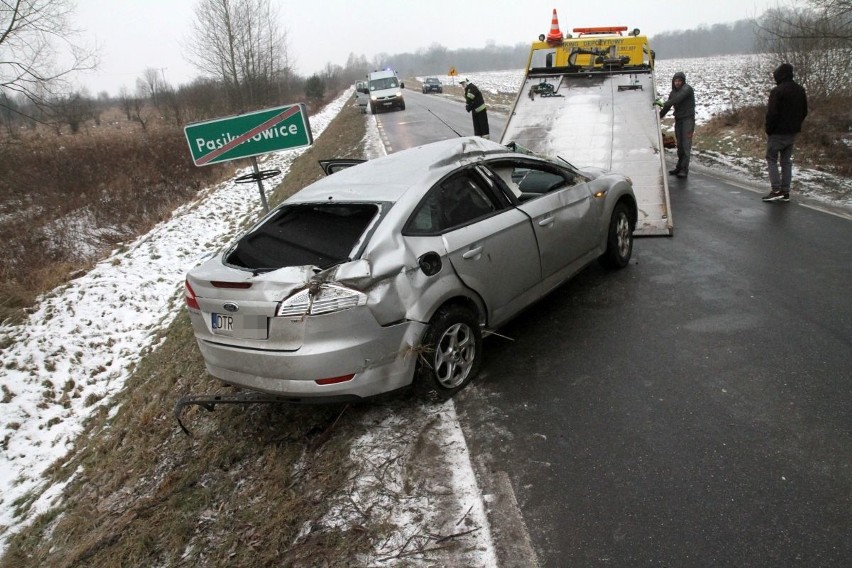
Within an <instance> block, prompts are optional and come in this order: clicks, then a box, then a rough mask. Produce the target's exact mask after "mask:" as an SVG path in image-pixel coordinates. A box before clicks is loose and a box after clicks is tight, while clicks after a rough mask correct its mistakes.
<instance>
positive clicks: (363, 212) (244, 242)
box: [225, 203, 379, 271]
mask: <svg viewBox="0 0 852 568" xmlns="http://www.w3.org/2000/svg"><path fill="white" fill-rule="evenodd" d="M378 212H379V207H378V205H376V204H371V203H355V204H344V203H310V204H294V205H288V206H285V207H283V208H281V209H280V210H279V211H278V212H277V213H276V214H275V215H273V216H272V217H270V218H269V219H267V220H266V221H265V222H264V223H263V224H262V225H260V226H259V227H257V228H255V229H254V230H253V231H251V232H249V233H247V234H246V235H244V236H243V237H242V238H241V239H240V240H239V241H237V243H236V245H234V246H233V247H232V248H231V250H230V251H229V252H228V254H227V255H226V257H225V262H226V263H227V264H231V265H234V266H238V267H242V268H248V269H251V270H262V271H269V270H277V269H279V268H284V267H285V266H317V267H319V268H321V269H325V268H329V267H331V266H334V265H336V264H340V263H341V262H346V261H348V260H350V259H349V255H350V254H352V250H353V249H354V248H355V246H356V244H358V242H359V241H360V240H361V236H362V235H363V234H364V231H366V230H367V227H369V226H370V223H371V221H372V220H373V218H374V217H375V216H376V215H377V214H378Z"/></svg>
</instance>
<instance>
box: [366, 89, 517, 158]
mask: <svg viewBox="0 0 852 568" xmlns="http://www.w3.org/2000/svg"><path fill="white" fill-rule="evenodd" d="M403 96H404V98H405V110H402V111H400V110H392V111H386V112H380V113H378V114H377V115H375V116H376V123H377V124H378V126H379V133H380V135H381V136H382V142H384V144H385V149H386V150H387V152H388V153H389V154H391V153H393V152H396V151H399V150H404V149H406V148H413V147H415V146H420V145H421V144H427V143H429V142H437V141H438V140H446V139H448V138H453V137H455V136H459V135H461V136H473V119H472V118H471V116H470V114H469V113H468V112H467V111H465V109H464V105H463V104H462V103H461V102H459V100H458V99H456V100H453V99H452V98H451V97H449V96H448V95H439V94H434V93H430V94H428V95H424V94H422V93H421V92H420V91H416V90H413V89H405V90H404V91H403ZM488 123H489V126H490V129H491V138H492V139H493V140H499V138H500V134H501V133H502V132H503V128H504V127H505V126H506V117H505V116H503V115H499V114H496V113H491V112H490V113H488Z"/></svg>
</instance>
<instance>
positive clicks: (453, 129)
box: [426, 108, 464, 138]
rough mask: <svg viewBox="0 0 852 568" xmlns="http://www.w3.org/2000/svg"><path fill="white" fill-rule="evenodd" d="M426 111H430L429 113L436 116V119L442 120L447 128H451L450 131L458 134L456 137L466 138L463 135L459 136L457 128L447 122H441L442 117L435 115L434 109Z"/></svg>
mask: <svg viewBox="0 0 852 568" xmlns="http://www.w3.org/2000/svg"><path fill="white" fill-rule="evenodd" d="M426 110H428V111H429V112H430V113H431V114H432V116H434V117H435V118H437V119H438V120H440V121H441V122H443V123H444V126H446V127H447V128H449V129H450V130H452V131H453V132H455V133H456V136H458V137H459V138H464V136H463V135H462V134H459V132H458V130H456V129H455V128H453V127H452V126H450V125H449V124H447V123H446V122H444V121H443V120H441V117H440V116H438V115H437V114H435V113H434V112H432V109H430V108H427V109H426Z"/></svg>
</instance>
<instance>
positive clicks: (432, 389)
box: [415, 305, 482, 400]
mask: <svg viewBox="0 0 852 568" xmlns="http://www.w3.org/2000/svg"><path fill="white" fill-rule="evenodd" d="M481 361H482V333H481V332H480V330H479V321H478V319H477V318H476V316H475V315H474V314H473V312H471V310H469V309H467V308H465V307H462V306H452V305H451V306H445V307H443V308H441V309H440V310H438V312H437V313H436V314H435V316H434V317H433V318H432V321H431V322H430V323H429V328H428V329H427V330H426V334H425V335H424V336H423V342H422V347H421V351H420V354H419V355H418V361H417V370H416V375H415V388H416V389H417V390H418V391H419V392H420V393H421V394H425V395H428V396H430V397H437V398H440V399H444V400H445V399H448V398H450V397H451V396H453V395H454V394H455V393H457V392H458V391H460V390H461V389H463V388H464V387H465V385H467V383H469V382H470V380H471V379H473V377H474V376H476V374H477V373H478V372H479V366H480V364H481Z"/></svg>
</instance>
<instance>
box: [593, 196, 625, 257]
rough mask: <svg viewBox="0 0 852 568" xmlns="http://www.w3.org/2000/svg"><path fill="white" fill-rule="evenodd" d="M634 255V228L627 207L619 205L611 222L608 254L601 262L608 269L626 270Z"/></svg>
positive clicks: (605, 253) (607, 246)
mask: <svg viewBox="0 0 852 568" xmlns="http://www.w3.org/2000/svg"><path fill="white" fill-rule="evenodd" d="M632 254H633V227H632V226H631V223H630V213H629V211H628V209H627V205H625V204H624V203H618V204H616V206H615V209H614V210H613V212H612V217H610V220H609V231H608V233H607V239H606V252H604V253H603V254H602V255H601V256H600V258H599V260H600V263H601V264H602V265H603V266H605V267H606V268H624V267H625V266H627V263H628V262H630V256H631V255H632Z"/></svg>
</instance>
